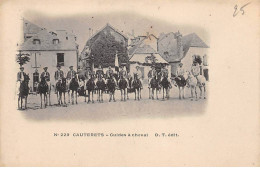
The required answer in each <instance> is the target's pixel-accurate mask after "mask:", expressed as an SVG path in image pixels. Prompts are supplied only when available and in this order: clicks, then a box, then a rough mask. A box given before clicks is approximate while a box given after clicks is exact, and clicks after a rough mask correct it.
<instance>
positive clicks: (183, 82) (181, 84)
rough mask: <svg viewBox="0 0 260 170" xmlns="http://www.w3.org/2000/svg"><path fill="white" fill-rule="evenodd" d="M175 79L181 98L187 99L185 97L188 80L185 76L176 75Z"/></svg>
mask: <svg viewBox="0 0 260 170" xmlns="http://www.w3.org/2000/svg"><path fill="white" fill-rule="evenodd" d="M173 81H174V82H175V83H176V85H177V86H178V88H179V99H180V100H181V99H185V97H184V87H185V86H186V85H187V80H186V79H185V77H183V76H181V77H174V78H173Z"/></svg>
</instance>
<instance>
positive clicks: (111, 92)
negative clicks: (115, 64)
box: [107, 75, 116, 102]
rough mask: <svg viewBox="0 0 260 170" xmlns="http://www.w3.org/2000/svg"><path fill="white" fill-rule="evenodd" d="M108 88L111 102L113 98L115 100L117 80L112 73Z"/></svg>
mask: <svg viewBox="0 0 260 170" xmlns="http://www.w3.org/2000/svg"><path fill="white" fill-rule="evenodd" d="M107 89H108V92H109V102H111V100H112V98H113V100H114V102H115V101H116V100H115V90H116V81H115V80H114V78H113V76H112V75H110V76H109V77H108V79H107Z"/></svg>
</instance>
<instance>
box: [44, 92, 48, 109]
mask: <svg viewBox="0 0 260 170" xmlns="http://www.w3.org/2000/svg"><path fill="white" fill-rule="evenodd" d="M44 97H45V108H46V107H47V93H45V95H44Z"/></svg>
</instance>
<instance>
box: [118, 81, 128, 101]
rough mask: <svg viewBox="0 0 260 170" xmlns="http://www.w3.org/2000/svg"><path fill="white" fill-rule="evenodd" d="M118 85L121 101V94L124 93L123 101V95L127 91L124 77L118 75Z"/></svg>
mask: <svg viewBox="0 0 260 170" xmlns="http://www.w3.org/2000/svg"><path fill="white" fill-rule="evenodd" d="M118 87H119V89H120V91H121V101H123V94H124V101H126V98H125V96H126V92H127V81H126V79H125V78H123V77H120V79H119V82H118ZM127 96H128V95H127Z"/></svg>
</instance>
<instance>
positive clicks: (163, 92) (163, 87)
mask: <svg viewBox="0 0 260 170" xmlns="http://www.w3.org/2000/svg"><path fill="white" fill-rule="evenodd" d="M164 90H165V88H164V87H163V100H164Z"/></svg>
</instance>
